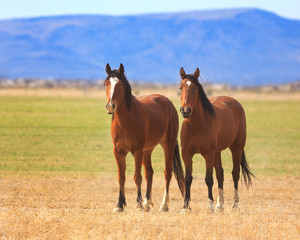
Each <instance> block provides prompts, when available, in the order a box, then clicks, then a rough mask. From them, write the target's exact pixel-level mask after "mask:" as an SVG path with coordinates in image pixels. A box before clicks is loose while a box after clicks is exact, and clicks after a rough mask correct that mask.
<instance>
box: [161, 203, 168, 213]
mask: <svg viewBox="0 0 300 240" xmlns="http://www.w3.org/2000/svg"><path fill="white" fill-rule="evenodd" d="M159 211H160V212H168V211H169V207H168V204H162V205H161V206H160V208H159Z"/></svg>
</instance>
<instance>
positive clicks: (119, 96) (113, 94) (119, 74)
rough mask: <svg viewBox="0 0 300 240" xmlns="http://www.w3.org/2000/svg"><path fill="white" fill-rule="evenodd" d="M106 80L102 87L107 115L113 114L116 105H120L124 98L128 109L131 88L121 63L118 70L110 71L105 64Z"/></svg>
mask: <svg viewBox="0 0 300 240" xmlns="http://www.w3.org/2000/svg"><path fill="white" fill-rule="evenodd" d="M105 70H106V73H107V78H106V79H105V82H104V85H105V90H106V111H107V113H108V114H113V113H114V112H115V111H116V109H117V107H118V105H120V104H121V103H122V102H123V101H124V98H125V99H126V102H127V106H128V107H130V102H131V99H132V95H131V87H130V85H129V83H128V81H127V79H126V77H125V73H124V72H125V71H124V66H123V64H122V63H121V64H120V67H119V70H116V69H115V70H111V68H110V66H109V64H106V68H105Z"/></svg>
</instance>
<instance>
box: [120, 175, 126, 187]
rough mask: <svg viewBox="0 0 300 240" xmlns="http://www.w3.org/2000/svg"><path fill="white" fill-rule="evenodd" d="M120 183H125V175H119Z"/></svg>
mask: <svg viewBox="0 0 300 240" xmlns="http://www.w3.org/2000/svg"><path fill="white" fill-rule="evenodd" d="M119 184H120V185H124V184H125V176H119Z"/></svg>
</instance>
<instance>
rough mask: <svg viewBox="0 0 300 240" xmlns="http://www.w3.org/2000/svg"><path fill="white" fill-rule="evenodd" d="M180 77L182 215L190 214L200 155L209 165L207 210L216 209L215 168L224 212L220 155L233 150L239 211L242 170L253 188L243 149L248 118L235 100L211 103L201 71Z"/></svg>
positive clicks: (235, 202)
mask: <svg viewBox="0 0 300 240" xmlns="http://www.w3.org/2000/svg"><path fill="white" fill-rule="evenodd" d="M180 76H181V79H182V81H181V84H180V89H181V106H182V107H181V108H180V112H181V113H182V115H183V117H184V121H183V124H182V128H181V136H180V138H181V146H182V158H183V161H184V164H185V171H186V172H185V196H184V206H183V210H182V211H183V212H186V211H187V210H190V188H191V183H192V179H193V177H192V172H193V166H192V164H193V161H192V158H193V156H194V155H195V154H197V153H200V154H201V155H202V156H203V157H204V159H205V163H206V176H205V183H206V185H207V187H208V207H209V209H210V210H212V211H213V210H214V207H213V201H214V199H213V195H212V186H213V168H215V170H216V175H217V181H218V192H219V196H218V200H217V205H216V208H217V210H223V206H224V197H223V182H224V171H223V168H222V163H221V151H222V150H224V149H226V148H228V147H229V148H230V150H231V153H232V160H233V170H232V177H233V181H234V197H233V205H232V207H233V208H237V207H238V203H239V194H238V181H239V177H240V166H241V168H242V174H243V176H244V180H245V183H246V186H247V187H248V186H249V185H250V184H251V175H253V174H252V173H251V171H250V169H249V166H248V164H247V161H246V157H245V152H244V147H245V143H246V116H245V112H244V109H243V107H242V106H241V104H240V103H239V102H238V101H236V100H235V99H233V98H230V97H225V96H220V97H213V98H211V99H208V98H207V96H206V94H205V92H204V90H203V88H202V85H201V84H200V83H199V80H198V78H199V76H200V71H199V69H198V68H197V69H196V71H195V72H194V74H189V75H187V74H186V73H185V71H184V69H183V68H181V69H180Z"/></svg>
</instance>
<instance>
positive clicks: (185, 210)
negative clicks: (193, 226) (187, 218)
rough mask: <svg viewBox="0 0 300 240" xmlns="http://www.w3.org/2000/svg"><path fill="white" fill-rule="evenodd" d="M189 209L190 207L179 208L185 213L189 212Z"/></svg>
mask: <svg viewBox="0 0 300 240" xmlns="http://www.w3.org/2000/svg"><path fill="white" fill-rule="evenodd" d="M191 211H192V209H191V208H190V207H187V208H183V209H181V213H182V214H187V213H190V212H191Z"/></svg>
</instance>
